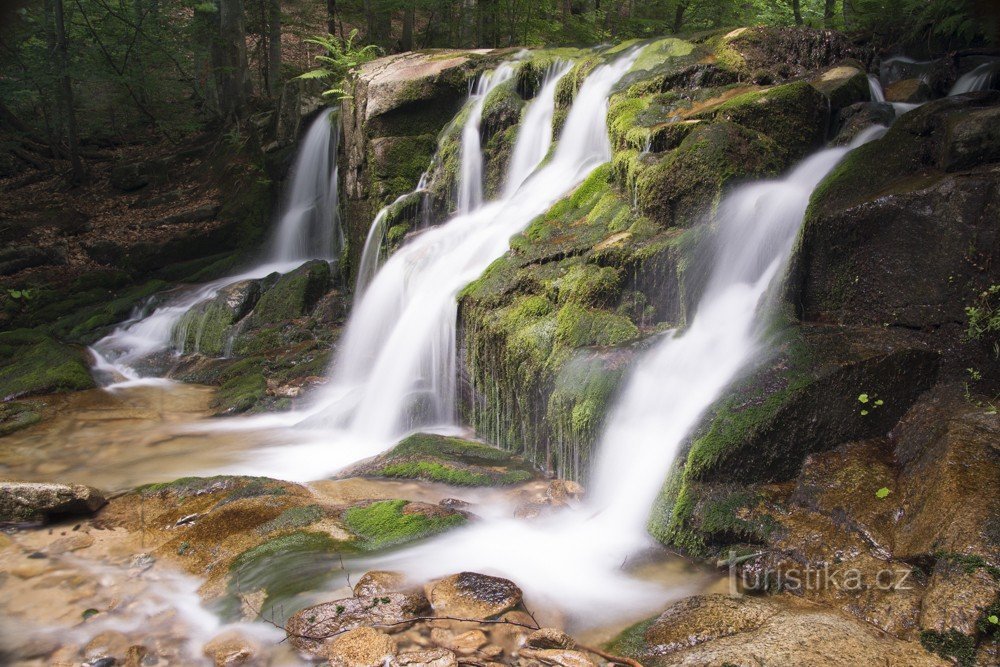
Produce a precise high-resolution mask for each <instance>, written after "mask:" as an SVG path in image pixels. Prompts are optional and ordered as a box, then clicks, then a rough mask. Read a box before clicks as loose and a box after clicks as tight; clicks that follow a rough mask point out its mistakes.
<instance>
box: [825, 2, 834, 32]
mask: <svg viewBox="0 0 1000 667" xmlns="http://www.w3.org/2000/svg"><path fill="white" fill-rule="evenodd" d="M836 9H837V0H826V2H825V3H824V4H823V27H824V28H832V27H833V16H834V12H835V10H836Z"/></svg>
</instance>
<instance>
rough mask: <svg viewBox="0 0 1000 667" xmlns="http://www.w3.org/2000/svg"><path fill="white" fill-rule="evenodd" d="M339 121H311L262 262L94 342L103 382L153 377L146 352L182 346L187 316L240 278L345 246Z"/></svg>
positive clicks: (326, 117) (180, 294) (184, 292)
mask: <svg viewBox="0 0 1000 667" xmlns="http://www.w3.org/2000/svg"><path fill="white" fill-rule="evenodd" d="M339 127H340V126H339V123H338V116H337V113H336V112H335V111H330V112H323V113H321V114H319V115H318V116H317V117H316V120H314V121H313V123H312V125H311V126H310V127H309V130H308V131H307V133H306V135H305V137H304V138H303V140H302V142H301V145H300V146H299V150H298V154H297V156H296V159H295V164H294V166H293V168H292V172H291V176H290V179H289V183H288V186H287V189H286V193H285V200H284V204H283V206H282V210H281V213H280V216H279V218H278V224H277V227H276V228H275V231H274V233H273V235H272V237H271V240H270V242H269V247H268V248H267V250H266V252H265V253H264V256H265V257H266V258H267V259H265V260H264V261H263V262H261V263H259V264H257V265H255V266H253V267H251V268H250V269H248V270H247V271H244V272H242V273H239V274H236V275H232V276H227V277H225V278H220V279H218V280H213V281H212V282H209V283H205V284H204V285H199V286H195V287H192V288H187V289H180V290H176V291H174V292H173V293H168V294H167V295H166V299H165V300H164V302H163V303H162V305H160V306H158V307H157V308H156V309H155V310H153V311H152V312H151V313H150V312H146V309H144V308H140V309H137V310H136V311H135V312H134V313H133V315H132V317H130V318H129V319H127V320H126V321H125V322H122V323H121V324H120V325H119V326H118V327H117V328H116V329H115V330H114V331H112V332H111V333H110V334H108V335H107V336H105V337H104V338H102V339H101V340H99V341H97V342H96V343H94V345H93V346H92V347H91V348H90V350H91V354H92V355H93V357H94V371H95V374H96V375H97V376H98V378H99V379H100V380H101V382H102V384H109V383H110V384H118V381H120V380H122V379H124V380H125V381H128V382H130V383H136V382H152V381H153V380H152V379H150V378H145V379H144V378H143V375H144V373H143V372H142V370H141V369H140V368H139V367H140V365H141V363H142V362H143V361H144V360H146V359H148V358H149V357H151V356H153V355H156V354H158V353H162V352H165V351H168V350H171V349H175V350H177V351H180V352H183V351H184V349H183V340H184V336H181V335H179V334H180V333H183V332H175V329H176V328H177V326H178V324H179V323H180V321H181V319H182V318H183V317H184V315H185V314H186V313H187V312H188V311H189V310H190V309H191V308H193V307H194V306H196V305H198V304H200V303H203V302H205V301H208V300H209V299H212V298H213V297H215V296H216V294H218V293H219V290H221V289H223V288H224V287H226V286H228V285H232V284H233V283H237V282H240V281H242V280H256V279H260V278H263V277H264V276H267V275H269V274H271V273H275V272H277V273H286V272H288V271H291V270H293V269H295V268H297V267H298V266H300V265H301V264H302V262H303V261H305V260H307V259H313V258H315V259H327V260H330V259H333V258H335V257H336V256H337V255H338V254H339V252H340V248H341V246H342V245H343V237H342V232H341V227H340V216H339V213H338V211H337V202H338V192H337V165H336V154H337V144H338V141H339V134H340V133H339Z"/></svg>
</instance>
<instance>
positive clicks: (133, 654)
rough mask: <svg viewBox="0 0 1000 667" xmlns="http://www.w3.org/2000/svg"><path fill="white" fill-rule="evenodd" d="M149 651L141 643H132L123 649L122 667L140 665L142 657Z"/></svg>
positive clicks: (137, 666)
mask: <svg viewBox="0 0 1000 667" xmlns="http://www.w3.org/2000/svg"><path fill="white" fill-rule="evenodd" d="M148 653H149V649H148V648H146V647H145V646H143V645H142V644H134V645H132V646H129V647H128V650H127V651H125V662H124V663H123V664H124V667H142V661H143V658H145V657H146V654H148Z"/></svg>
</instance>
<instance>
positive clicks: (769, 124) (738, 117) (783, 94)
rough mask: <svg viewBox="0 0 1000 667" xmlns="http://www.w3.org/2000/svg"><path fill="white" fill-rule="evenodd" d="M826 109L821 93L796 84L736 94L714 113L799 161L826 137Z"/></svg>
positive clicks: (827, 112)
mask: <svg viewBox="0 0 1000 667" xmlns="http://www.w3.org/2000/svg"><path fill="white" fill-rule="evenodd" d="M866 90H867V88H866ZM829 107H830V102H829V101H828V99H827V98H826V97H825V96H824V95H823V94H822V93H821V92H819V91H818V90H817V89H816V88H814V87H813V86H811V85H809V84H808V83H806V82H805V81H798V82H796V83H789V84H785V85H783V86H775V87H774V88H768V89H766V90H762V91H755V92H748V93H744V94H742V95H738V96H736V97H734V98H732V99H730V100H728V101H726V102H724V103H723V104H721V105H720V106H719V107H718V108H716V109H715V110H714V114H715V116H716V117H717V118H722V119H725V120H728V121H732V122H734V123H739V124H740V125H742V126H743V127H746V128H749V129H751V130H756V131H757V132H760V133H762V134H764V135H766V136H768V137H770V138H771V139H773V140H774V141H776V142H778V143H779V144H780V145H781V146H782V147H783V148H784V149H785V150H786V151H787V155H788V158H789V159H791V160H798V159H800V158H802V157H805V155H807V154H808V153H810V152H811V151H812V150H814V149H815V148H816V147H818V146H819V145H820V144H821V143H822V142H823V140H824V139H825V138H826V128H827V118H828V114H829Z"/></svg>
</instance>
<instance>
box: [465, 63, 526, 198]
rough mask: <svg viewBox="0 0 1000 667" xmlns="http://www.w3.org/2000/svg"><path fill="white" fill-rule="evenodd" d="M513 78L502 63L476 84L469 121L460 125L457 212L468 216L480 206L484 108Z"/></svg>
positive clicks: (481, 77)
mask: <svg viewBox="0 0 1000 667" xmlns="http://www.w3.org/2000/svg"><path fill="white" fill-rule="evenodd" d="M512 76H514V67H513V66H512V65H511V64H509V63H504V64H502V65H500V67H497V68H496V69H495V70H493V71H491V72H486V73H484V74H483V75H482V76H480V77H479V79H478V80H477V81H476V84H475V87H474V88H473V91H472V95H471V106H470V109H469V118H468V120H466V122H465V125H463V126H462V146H461V152H460V159H461V168H460V169H459V174H458V212H459V213H460V214H469V213H472V212H473V211H475V210H476V209H478V208H479V207H480V206H482V205H483V148H482V146H481V145H480V140H481V129H482V128H481V125H482V120H483V105H484V104H485V103H486V98H487V97H489V95H490V93H492V92H493V90H494V89H495V88H496V87H497V86H499V85H500V84H502V83H504V82H506V81H508V80H510V78H511V77H512Z"/></svg>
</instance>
